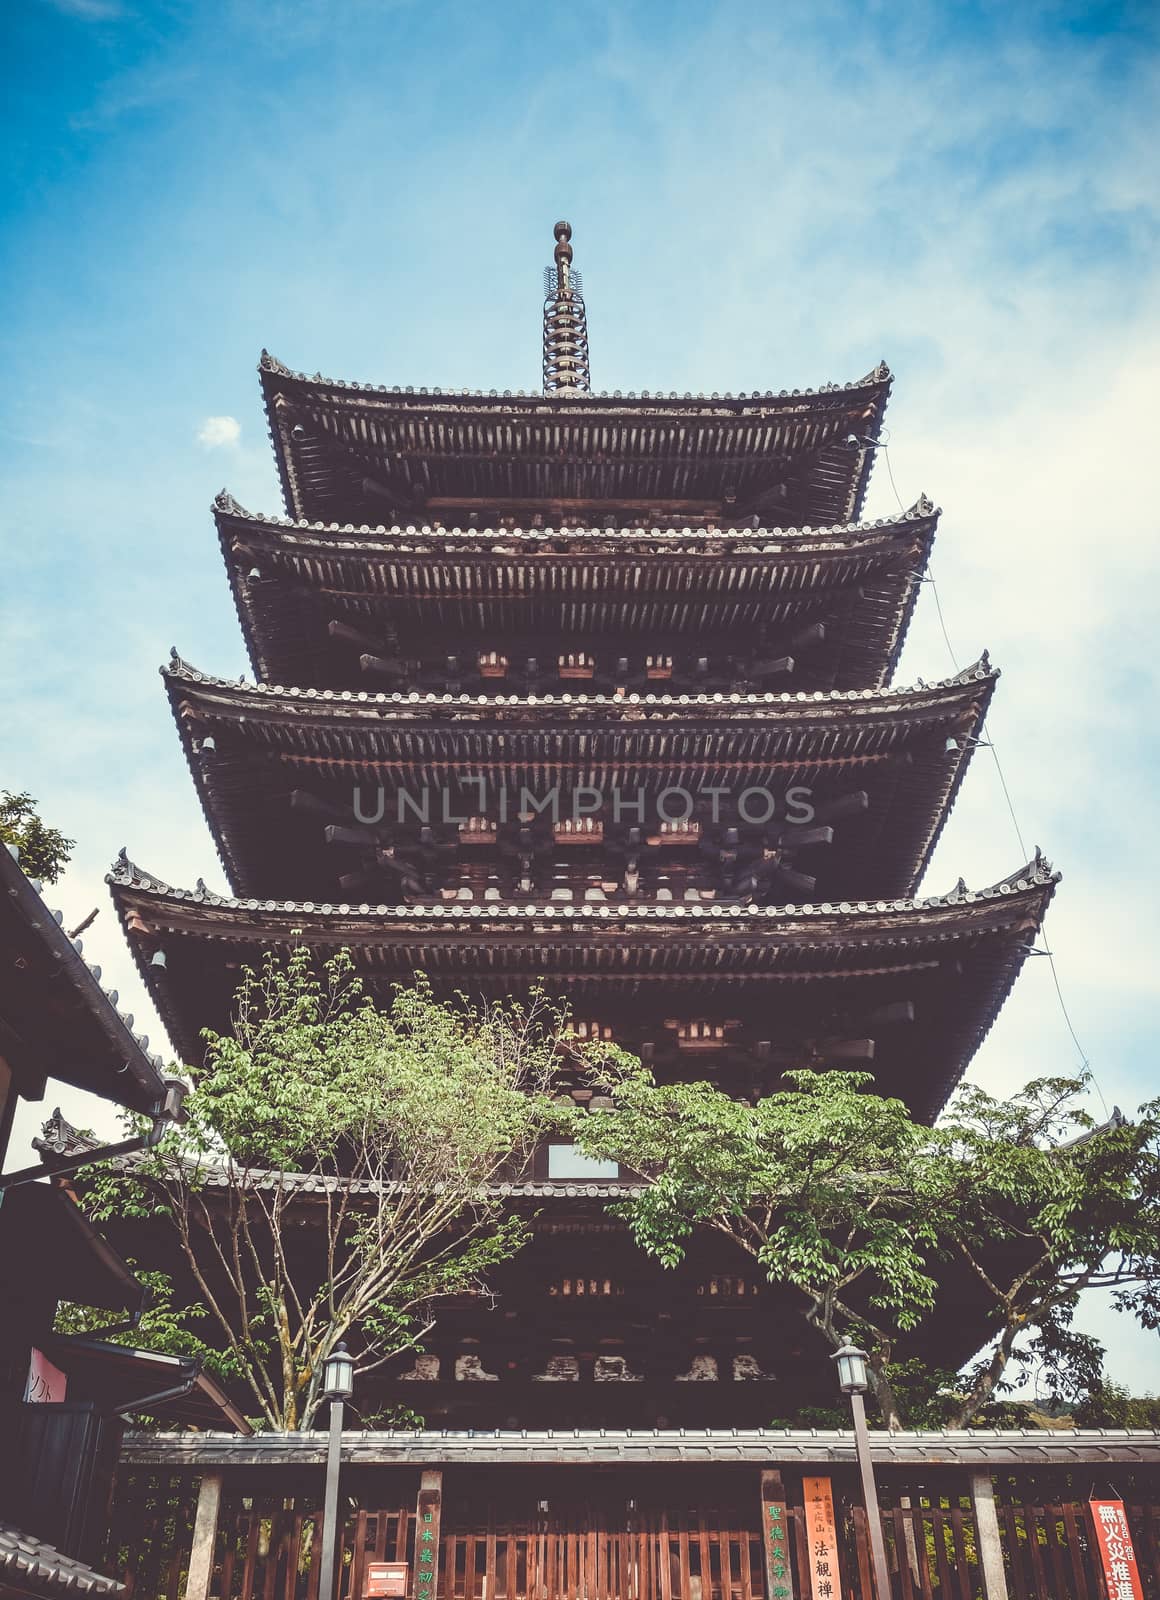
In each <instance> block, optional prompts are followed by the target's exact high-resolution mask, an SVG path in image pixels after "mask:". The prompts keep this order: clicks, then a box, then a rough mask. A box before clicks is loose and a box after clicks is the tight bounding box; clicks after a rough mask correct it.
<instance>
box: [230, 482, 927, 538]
mask: <svg viewBox="0 0 1160 1600" xmlns="http://www.w3.org/2000/svg"><path fill="white" fill-rule="evenodd" d="M211 510H212V512H213V514H214V516H215V519H216V518H217V516H218V515H221V516H232V517H239V518H242V519H244V520H245V521H247V522H254V523H260V524H261V525H262V526H264V527H271V528H287V529H292V530H300V531H302V532H306V533H311V532H313V533H353V534H361V533H368V534H384V533H385V534H400V535H406V536H407V537H409V538H423V539H441V538H447V537H452V538H454V537H458V538H464V539H511V538H522V539H535V540H543V539H582V540H583V539H616V538H623V537H624V536H625V535H628V536H630V537H632V538H670V539H673V538H675V539H682V538H688V539H738V540H741V541H743V542H744V543H753V542H755V541H756V540H757V539H758V536H759V535H760V536H763V540H764V542H765V543H770V542H773V541H776V540H778V539H786V540H790V541H793V540H797V539H801V540H809V539H817V538H819V537H824V536H825V535H827V534H828V535H831V536H835V535H845V536H846V537H847V538H848V537H850V536H851V535H855V534H869V533H877V532H880V531H881V530H882V529H883V528H898V527H902V526H903V525H905V524H906V523H908V522H924V521H927V520H929V519H930V518H934V519H936V520H937V518H938V517H940V516H941V515H942V507H941V506H936V505H935V504H934V502H933V501H932V500H930V499H929V498H928V497H927V495H925V494H920V495H919V497H918V499H917V500H916V501H915V502H914V504H913V505H912V506H908V507H907V508H906V509H905V510H904V511H900V512H898V513H896V514H895V515H893V516H889V517H866V518H858V519H856V520H854V521H852V522H831V523H826V524H812V523H804V524H803V525H802V526H800V527H798V526H796V525H795V526H793V527H787V528H779V527H765V526H759V527H756V528H751V527H744V526H742V527H737V526H736V525H733V524H730V525H728V526H724V525H723V526H720V527H718V526H714V527H712V528H709V527H697V528H694V527H688V526H684V525H682V526H680V527H678V526H677V525H676V524H675V523H667V524H665V525H663V526H657V527H647V528H646V527H645V526H644V525H643V524H640V523H637V524H633V525H631V526H627V525H626V526H624V527H619V528H595V527H592V528H589V527H580V528H556V527H551V528H524V527H516V528H502V527H494V526H491V525H488V526H486V527H481V528H464V527H460V526H453V527H439V528H436V527H434V526H432V524H430V523H422V524H416V523H399V522H395V523H390V524H388V523H381V522H380V523H373V524H371V523H365V522H364V523H359V524H357V525H356V524H355V523H352V522H343V523H340V522H319V521H311V520H310V519H309V518H307V517H285V516H276V515H272V514H270V513H267V512H264V511H250V510H248V509H247V508H246V507H245V506H243V505H242V504H241V503H240V502H239V501H238V500H236V499H235V498H234V496H233V495H232V494H231V493H230V492H229V490H228V489H221V490H219V491H218V493H217V494H216V495H215V496H214V498H213V501H212V502H211Z"/></svg>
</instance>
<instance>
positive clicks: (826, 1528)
mask: <svg viewBox="0 0 1160 1600" xmlns="http://www.w3.org/2000/svg"><path fill="white" fill-rule="evenodd" d="M802 1500H803V1501H804V1503H805V1516H806V1545H807V1548H808V1550H809V1562H810V1591H811V1593H812V1595H813V1600H841V1594H842V1578H841V1573H840V1572H839V1570H838V1529H837V1527H836V1525H835V1523H834V1493H833V1489H832V1488H831V1486H830V1480H829V1478H803V1479H802Z"/></svg>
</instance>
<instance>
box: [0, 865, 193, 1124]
mask: <svg viewBox="0 0 1160 1600" xmlns="http://www.w3.org/2000/svg"><path fill="white" fill-rule="evenodd" d="M83 948H84V947H83V944H82V941H81V940H80V939H79V938H78V939H70V938H69V937H68V935H67V933H66V932H65V929H64V919H63V917H62V915H61V913H60V912H59V911H52V910H50V909H49V907H48V905H47V904H46V903H45V901H44V899H43V897H42V894H41V888H40V885H39V884H38V883H35V882H34V881H33V880H32V879H30V878H27V877H26V876H25V874H24V872H23V871H22V870H21V867H20V865H19V862H18V861H17V859H16V858H15V857H14V855H13V854H12V852H11V851H10V850H9V849H8V848H7V847H6V846H3V845H0V972H2V973H3V980H4V981H3V983H2V984H0V992H2V994H3V999H0V1056H3V1057H4V1059H5V1060H6V1061H7V1062H8V1064H9V1066H10V1067H11V1068H12V1071H13V1073H14V1074H15V1076H16V1080H17V1083H18V1086H19V1087H20V1089H21V1092H22V1093H23V1094H25V1095H27V1096H28V1097H29V1098H31V1099H39V1098H40V1096H41V1094H43V1092H44V1083H45V1079H46V1078H49V1077H51V1078H57V1079H59V1080H60V1081H61V1082H62V1083H69V1084H72V1085H74V1086H75V1087H76V1088H78V1089H87V1090H89V1092H90V1093H92V1094H96V1095H100V1096H101V1097H102V1098H103V1099H106V1100H111V1101H113V1102H114V1103H116V1104H118V1105H123V1106H129V1107H131V1108H132V1109H133V1110H135V1111H142V1112H149V1111H153V1110H155V1109H157V1108H159V1107H160V1106H161V1105H162V1104H163V1103H164V1101H165V1098H166V1094H167V1085H166V1081H165V1079H164V1077H163V1076H162V1067H163V1063H162V1060H161V1057H160V1056H158V1055H156V1054H150V1053H149V1049H148V1045H149V1041H148V1038H146V1037H144V1036H139V1035H137V1034H135V1033H134V1032H133V1018H132V1016H128V1015H125V1014H123V1013H122V1012H120V1011H119V1010H118V1009H117V995H116V992H115V991H106V990H105V989H103V988H102V987H101V984H100V976H101V969H100V968H99V967H90V966H89V965H88V963H87V962H86V961H85V959H84V955H83Z"/></svg>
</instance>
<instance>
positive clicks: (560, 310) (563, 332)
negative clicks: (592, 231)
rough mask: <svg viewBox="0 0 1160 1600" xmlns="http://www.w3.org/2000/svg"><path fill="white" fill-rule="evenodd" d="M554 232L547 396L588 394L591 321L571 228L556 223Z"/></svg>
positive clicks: (547, 297)
mask: <svg viewBox="0 0 1160 1600" xmlns="http://www.w3.org/2000/svg"><path fill="white" fill-rule="evenodd" d="M553 232H554V234H555V237H556V248H555V251H554V252H553V257H554V260H555V266H554V267H549V268H548V269H547V271H546V272H545V273H544V393H545V394H586V393H587V392H588V389H589V372H588V317H587V313H586V312H585V309H584V296H583V294H582V293H581V281H580V274H579V273H578V272H574V271H573V270H572V242H571V241H572V224H571V223H570V222H557V224H556V226H555V228H554V229H553Z"/></svg>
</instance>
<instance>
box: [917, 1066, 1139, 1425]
mask: <svg viewBox="0 0 1160 1600" xmlns="http://www.w3.org/2000/svg"><path fill="white" fill-rule="evenodd" d="M1087 1088H1088V1080H1087V1079H1086V1078H1067V1077H1060V1078H1042V1079H1037V1080H1035V1081H1034V1082H1032V1083H1029V1084H1028V1085H1027V1086H1026V1087H1025V1088H1024V1089H1022V1090H1020V1091H1019V1093H1018V1094H1016V1095H1013V1096H1011V1097H1010V1098H1009V1099H1007V1100H1000V1099H997V1098H996V1097H995V1096H993V1095H989V1094H987V1093H986V1092H985V1091H984V1090H983V1089H980V1088H978V1087H977V1086H975V1085H973V1084H964V1085H963V1086H962V1087H961V1088H960V1089H959V1091H958V1092H957V1094H956V1095H955V1097H954V1099H953V1100H952V1102H951V1105H950V1107H949V1109H948V1112H947V1115H946V1117H945V1118H943V1120H942V1121H941V1122H940V1124H939V1127H938V1135H939V1139H938V1144H937V1145H936V1147H935V1151H934V1157H935V1159H934V1160H933V1161H932V1163H931V1166H932V1173H931V1178H932V1181H931V1183H930V1185H929V1192H930V1203H932V1204H933V1205H934V1206H935V1207H936V1209H937V1214H938V1218H939V1233H940V1244H941V1247H942V1250H943V1253H944V1254H946V1255H947V1256H949V1257H951V1258H952V1259H958V1260H959V1261H961V1262H962V1263H964V1264H965V1265H966V1267H967V1268H968V1269H969V1271H970V1272H971V1274H972V1277H973V1278H974V1281H975V1282H976V1283H977V1284H978V1285H979V1287H980V1289H981V1290H982V1292H983V1293H984V1294H985V1295H986V1297H987V1299H988V1301H989V1304H990V1310H991V1323H992V1328H993V1335H992V1341H991V1344H990V1346H989V1348H988V1349H987V1350H986V1351H985V1352H984V1354H983V1356H982V1357H981V1359H980V1360H979V1361H978V1362H977V1363H976V1364H975V1365H974V1366H973V1367H972V1368H971V1369H970V1371H969V1372H968V1373H967V1374H966V1381H965V1385H964V1386H963V1390H962V1393H961V1395H960V1396H959V1401H958V1405H957V1409H956V1412H955V1414H954V1416H953V1417H952V1424H953V1425H954V1426H960V1427H961V1426H963V1425H965V1423H966V1422H968V1421H969V1420H970V1419H971V1418H972V1417H973V1416H974V1415H975V1414H976V1413H977V1412H978V1411H979V1409H980V1408H981V1407H984V1406H986V1405H987V1404H989V1402H990V1401H991V1400H992V1399H993V1397H994V1396H995V1395H997V1394H998V1393H1000V1392H1002V1391H1003V1390H1004V1389H1005V1388H1009V1387H1010V1371H1011V1368H1012V1364H1013V1363H1014V1365H1015V1367H1016V1369H1024V1368H1026V1367H1028V1366H1029V1365H1033V1366H1034V1367H1035V1368H1037V1369H1038V1374H1039V1377H1040V1379H1041V1381H1045V1382H1046V1384H1047V1387H1048V1388H1049V1390H1050V1392H1051V1393H1052V1395H1053V1396H1055V1397H1057V1398H1062V1399H1064V1400H1067V1399H1076V1398H1079V1397H1081V1396H1082V1395H1083V1394H1084V1393H1085V1392H1088V1391H1090V1390H1092V1389H1093V1388H1095V1387H1097V1386H1098V1385H1099V1383H1100V1381H1101V1369H1102V1362H1103V1354H1104V1352H1103V1347H1102V1346H1101V1345H1100V1343H1099V1341H1098V1340H1096V1339H1094V1338H1092V1337H1091V1336H1090V1335H1087V1334H1082V1333H1079V1332H1077V1331H1076V1330H1075V1328H1074V1327H1073V1325H1072V1324H1073V1318H1074V1315H1075V1311H1076V1308H1077V1306H1078V1304H1079V1301H1080V1297H1081V1295H1082V1294H1083V1293H1084V1292H1085V1290H1088V1289H1107V1290H1111V1291H1112V1300H1113V1304H1115V1305H1116V1306H1117V1307H1118V1308H1119V1309H1120V1310H1122V1311H1126V1312H1128V1313H1130V1314H1132V1315H1134V1316H1135V1317H1136V1318H1137V1319H1138V1320H1139V1321H1140V1322H1141V1323H1142V1324H1143V1325H1144V1326H1145V1327H1148V1328H1156V1327H1160V1101H1152V1102H1150V1103H1149V1104H1147V1105H1145V1106H1141V1107H1140V1110H1139V1112H1138V1114H1137V1116H1136V1117H1135V1119H1133V1120H1131V1121H1126V1120H1124V1119H1123V1118H1122V1117H1119V1116H1118V1115H1117V1116H1116V1117H1114V1118H1113V1119H1112V1120H1111V1121H1110V1122H1108V1123H1105V1124H1103V1125H1102V1126H1096V1124H1095V1123H1094V1120H1093V1118H1092V1117H1091V1116H1090V1115H1089V1114H1088V1113H1087V1112H1086V1111H1085V1110H1084V1109H1083V1105H1082V1098H1083V1096H1084V1094H1085V1093H1086V1091H1087Z"/></svg>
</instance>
